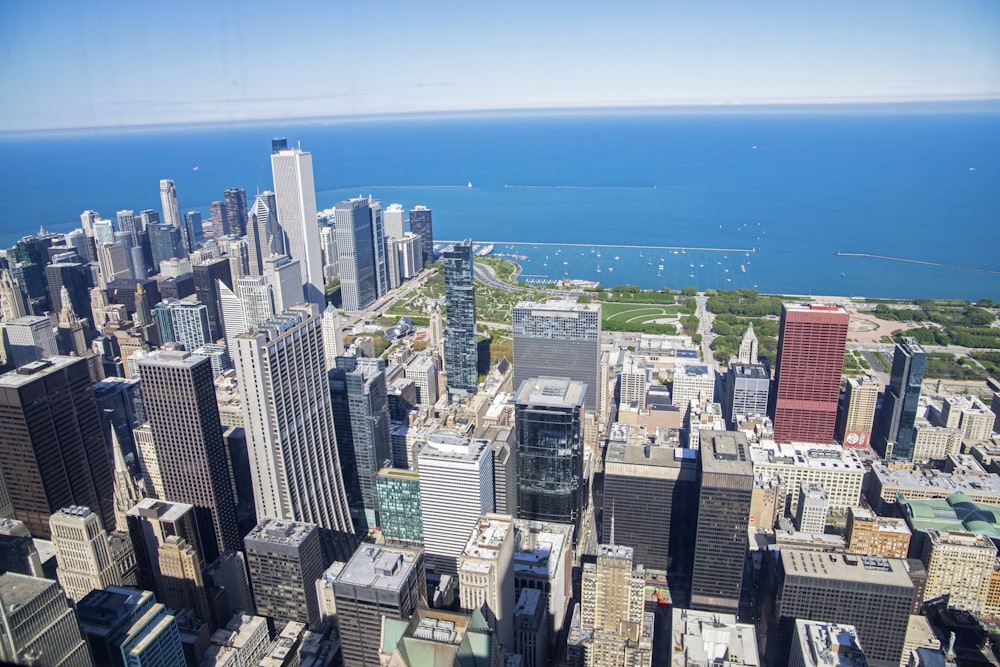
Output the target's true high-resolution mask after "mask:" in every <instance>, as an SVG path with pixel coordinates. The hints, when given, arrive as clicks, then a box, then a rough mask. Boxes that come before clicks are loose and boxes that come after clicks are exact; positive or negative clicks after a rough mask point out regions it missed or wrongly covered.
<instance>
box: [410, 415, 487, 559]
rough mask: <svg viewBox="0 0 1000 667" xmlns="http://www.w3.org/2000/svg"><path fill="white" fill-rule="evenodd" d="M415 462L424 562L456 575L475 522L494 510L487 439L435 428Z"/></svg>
mask: <svg viewBox="0 0 1000 667" xmlns="http://www.w3.org/2000/svg"><path fill="white" fill-rule="evenodd" d="M417 465H418V469H419V470H420V511H421V513H422V517H423V527H424V548H425V549H426V550H427V566H428V567H429V568H432V569H434V570H437V571H438V572H441V573H444V574H450V575H455V574H457V572H458V558H459V556H460V555H461V554H462V551H463V549H464V548H465V545H466V542H467V540H468V538H469V533H470V532H471V531H472V528H473V526H475V525H476V522H477V521H478V520H479V517H480V516H482V515H483V514H486V513H487V512H489V511H491V510H492V509H493V452H492V450H491V448H490V443H489V442H487V441H486V440H475V439H472V438H466V437H462V436H460V435H459V434H458V433H457V432H455V431H452V430H450V429H439V430H437V431H434V432H433V433H431V434H429V435H428V437H427V444H426V445H425V446H424V447H423V449H421V450H420V453H419V454H418V455H417Z"/></svg>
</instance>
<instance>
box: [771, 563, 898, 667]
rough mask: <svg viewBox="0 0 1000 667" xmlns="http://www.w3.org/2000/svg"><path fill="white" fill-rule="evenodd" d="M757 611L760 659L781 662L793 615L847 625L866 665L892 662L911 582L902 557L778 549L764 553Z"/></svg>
mask: <svg viewBox="0 0 1000 667" xmlns="http://www.w3.org/2000/svg"><path fill="white" fill-rule="evenodd" d="M766 560H767V562H766V563H765V567H764V573H763V580H762V582H761V586H760V591H761V606H760V608H759V610H758V611H759V614H760V618H761V623H762V625H763V628H764V629H763V631H762V633H761V635H762V636H763V637H764V638H765V640H766V641H765V645H764V646H762V647H761V648H762V649H763V651H764V654H765V657H766V664H771V665H787V664H788V658H789V653H790V648H791V643H792V637H793V635H794V632H795V619H811V620H814V621H820V622H823V623H842V624H847V625H853V626H854V627H855V628H856V629H857V631H858V637H859V638H860V639H861V646H863V647H864V650H865V656H866V657H867V658H868V663H869V664H870V665H872V667H896V666H897V665H899V660H900V657H901V654H902V651H903V643H904V641H905V640H906V628H907V625H908V623H909V618H910V614H911V613H913V609H912V607H913V601H914V596H915V595H916V592H917V591H916V588H915V587H914V585H913V582H912V580H911V578H910V573H909V571H908V565H907V562H906V561H903V560H899V559H896V558H883V557H881V556H863V555H856V554H829V553H820V552H815V551H806V550H804V549H790V548H783V549H781V552H780V555H778V556H777V559H776V560H774V559H766Z"/></svg>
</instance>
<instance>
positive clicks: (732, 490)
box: [691, 431, 753, 614]
mask: <svg viewBox="0 0 1000 667" xmlns="http://www.w3.org/2000/svg"><path fill="white" fill-rule="evenodd" d="M701 437H702V443H701V448H700V452H699V459H698V460H699V466H698V476H699V478H700V479H699V481H700V486H701V490H700V493H699V498H698V530H697V535H696V537H695V546H694V570H693V572H692V576H691V607H694V608H695V609H704V610H706V611H719V612H723V613H728V614H733V613H736V612H737V611H738V609H739V602H740V594H741V592H742V590H743V566H744V561H745V559H746V555H747V526H748V525H749V521H750V494H751V492H752V491H753V465H752V463H751V462H750V446H749V445H748V444H747V439H746V436H745V435H744V434H743V433H740V432H732V431H705V432H702V435H701Z"/></svg>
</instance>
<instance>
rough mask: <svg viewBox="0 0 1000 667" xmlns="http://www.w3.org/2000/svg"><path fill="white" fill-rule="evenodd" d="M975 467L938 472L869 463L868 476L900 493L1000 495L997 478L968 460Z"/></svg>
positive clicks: (935, 470) (879, 462)
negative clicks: (896, 489) (870, 471)
mask: <svg viewBox="0 0 1000 667" xmlns="http://www.w3.org/2000/svg"><path fill="white" fill-rule="evenodd" d="M969 458H970V460H971V461H972V463H973V464H974V466H975V467H970V466H967V465H965V466H963V467H961V468H953V469H952V471H951V472H942V471H941V470H937V469H934V468H925V467H920V466H915V465H914V466H906V467H893V468H889V467H888V466H887V465H886V464H885V463H884V462H882V461H872V464H871V470H872V474H873V475H874V476H875V478H877V479H878V481H879V482H880V483H881V484H882V486H883V487H887V486H889V487H893V488H899V489H902V491H903V493H904V494H905V493H906V489H907V488H910V489H922V490H927V491H930V490H935V491H938V492H941V493H942V495H948V494H950V493H954V492H956V491H961V492H964V493H987V494H1000V476H998V475H996V474H992V473H987V472H986V471H985V470H984V469H983V467H982V466H980V465H979V464H978V463H976V462H975V460H974V459H971V457H969Z"/></svg>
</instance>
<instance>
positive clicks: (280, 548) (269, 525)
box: [243, 519, 327, 629]
mask: <svg viewBox="0 0 1000 667" xmlns="http://www.w3.org/2000/svg"><path fill="white" fill-rule="evenodd" d="M243 543H244V545H245V546H246V554H247V567H248V569H249V570H250V582H251V585H252V586H253V594H254V599H255V600H256V602H257V613H258V614H260V615H262V616H269V617H270V618H272V619H274V622H275V624H276V625H278V626H281V625H284V624H285V623H288V622H289V621H298V622H299V623H306V624H308V625H309V627H310V628H313V629H315V628H317V627H319V624H320V621H321V620H322V619H321V617H320V610H319V603H318V601H317V599H316V580H317V579H319V578H320V575H322V574H323V570H325V569H326V565H327V564H326V562H325V561H324V559H323V546H322V543H321V540H320V535H319V529H318V527H317V526H316V524H313V523H299V522H295V521H285V520H281V519H263V520H261V522H260V523H259V524H257V526H256V527H255V528H254V529H253V530H251V531H250V532H249V533H248V534H247V536H246V537H245V538H243Z"/></svg>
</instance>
